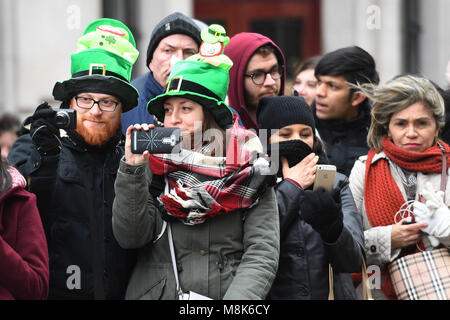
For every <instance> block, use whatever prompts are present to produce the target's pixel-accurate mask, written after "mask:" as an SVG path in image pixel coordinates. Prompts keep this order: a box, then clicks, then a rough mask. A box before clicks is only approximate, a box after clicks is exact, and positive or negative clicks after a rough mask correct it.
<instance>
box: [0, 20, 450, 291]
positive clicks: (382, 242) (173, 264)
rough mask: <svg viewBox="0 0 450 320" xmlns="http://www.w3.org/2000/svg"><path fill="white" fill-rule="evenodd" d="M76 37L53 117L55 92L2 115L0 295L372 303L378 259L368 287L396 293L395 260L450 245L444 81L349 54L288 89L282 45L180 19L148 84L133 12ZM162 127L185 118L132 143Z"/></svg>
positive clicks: (159, 36)
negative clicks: (322, 183) (174, 144)
mask: <svg viewBox="0 0 450 320" xmlns="http://www.w3.org/2000/svg"><path fill="white" fill-rule="evenodd" d="M105 39H107V41H105ZM76 48H77V49H76V51H75V52H74V53H73V54H72V55H71V78H69V79H67V80H65V81H60V82H56V84H55V86H54V89H53V96H54V98H55V100H58V101H61V105H60V111H59V112H58V115H57V114H56V111H55V109H53V108H52V107H51V106H50V105H49V104H48V103H45V102H44V103H42V104H40V105H39V106H38V107H37V108H36V110H35V111H34V113H33V114H32V115H30V116H29V117H27V118H26V119H25V120H24V121H23V123H22V124H21V125H20V126H19V123H18V121H17V120H11V118H10V117H9V118H8V117H5V119H4V120H2V123H3V122H4V123H5V125H2V126H0V139H1V140H0V141H1V142H2V143H1V144H0V147H1V151H2V159H1V162H0V218H1V219H0V252H2V254H0V255H1V256H2V257H3V258H2V259H1V262H0V269H1V270H2V272H0V299H57V300H59V299H83V300H89V299H113V300H118V299H129V300H135V299H151V300H160V299H164V300H177V299H214V300H222V299H234V300H241V299H242V300H244V299H250V300H264V299H268V300H280V299H282V300H325V299H328V298H329V297H330V292H332V293H333V296H334V298H335V299H343V300H358V299H362V294H361V290H360V287H361V285H362V284H361V281H360V280H358V274H361V270H363V272H364V269H363V265H364V263H363V262H364V261H365V262H366V263H367V265H377V266H379V267H380V269H381V270H382V272H381V282H382V286H381V287H380V288H373V297H374V298H375V299H397V296H396V293H395V292H394V291H393V289H392V284H391V283H390V282H391V279H390V277H389V273H388V272H387V268H388V265H389V264H390V263H391V262H393V261H394V260H395V259H397V258H398V257H403V256H406V255H409V254H413V253H415V252H418V251H419V250H426V249H432V248H449V246H450V215H449V216H448V217H447V216H445V214H446V213H450V211H449V210H448V206H449V205H450V188H449V189H447V188H445V187H446V185H444V184H443V183H441V180H442V179H444V180H443V181H444V182H445V181H446V184H449V183H450V182H448V181H449V180H446V179H445V178H446V176H447V175H448V167H449V166H450V161H449V160H450V146H449V145H448V144H447V143H448V142H449V140H450V139H449V136H450V130H449V127H448V126H449V125H448V124H447V118H448V117H450V112H449V111H448V108H449V103H450V102H449V98H450V91H449V90H446V89H442V88H440V87H439V86H438V85H436V84H435V83H434V82H432V81H431V80H429V79H426V78H425V77H423V76H420V75H411V74H402V75H398V76H396V77H394V78H393V79H391V80H389V81H387V82H386V83H384V84H380V83H379V82H380V80H379V74H378V71H377V69H376V63H375V60H374V59H373V57H372V56H371V55H370V54H369V53H368V52H367V51H365V50H364V49H362V48H360V47H357V46H351V47H344V48H340V49H337V50H335V51H332V52H328V53H325V54H323V55H321V56H314V57H311V58H310V59H307V60H305V61H303V62H302V63H301V64H300V65H299V67H298V68H297V70H295V73H294V79H293V80H294V83H293V86H292V88H286V83H287V79H286V73H287V72H286V71H287V70H286V61H285V56H284V54H283V52H282V50H281V49H280V48H279V47H278V46H277V44H276V43H275V42H274V41H273V40H272V39H270V38H268V37H266V36H264V35H262V34H258V33H250V32H242V33H238V34H236V35H234V36H232V37H231V38H230V37H229V36H228V35H227V33H226V30H225V29H224V28H223V27H222V26H220V25H216V24H212V25H210V26H206V25H205V26H202V25H201V24H200V22H199V21H196V20H194V19H191V18H189V17H187V16H185V15H184V14H181V13H179V12H175V13H173V14H170V15H168V16H167V17H165V18H164V19H162V20H161V21H160V22H159V23H158V24H157V25H156V27H155V28H154V30H153V31H152V33H151V37H150V42H149V45H148V48H147V54H146V64H147V66H148V72H146V73H145V74H144V75H142V76H140V77H138V78H136V79H133V80H132V79H131V71H132V68H133V65H134V63H135V61H136V59H137V58H138V55H139V51H138V48H137V47H136V42H135V40H134V37H133V34H132V32H131V31H130V29H129V28H128V27H127V26H126V25H124V24H123V23H122V22H120V21H118V20H114V19H107V18H102V19H98V20H95V21H93V22H91V23H90V24H89V25H88V26H87V27H86V29H85V30H84V33H83V35H82V36H81V37H80V38H79V39H78V42H77V44H76ZM289 90H292V91H290V92H287V91H289ZM74 115H75V117H74ZM61 116H62V117H66V118H70V119H72V120H74V121H72V122H74V123H73V125H71V124H67V123H63V122H60V121H57V119H58V117H61ZM75 119H76V120H75ZM69 123H70V121H69ZM162 127H164V128H178V129H180V131H181V136H180V140H181V142H180V145H181V147H180V148H179V149H178V150H177V151H176V152H175V151H174V152H171V153H152V152H151V150H150V148H146V150H145V151H143V153H136V152H135V151H133V150H134V147H135V146H134V145H133V144H136V143H137V142H136V141H135V140H133V138H132V136H133V133H134V132H136V131H137V132H141V133H142V134H145V135H147V136H148V137H150V138H149V139H150V140H151V141H150V144H151V143H154V142H155V141H156V140H157V138H156V137H157V132H159V131H158V130H159V128H162ZM153 133H154V135H153ZM152 139H155V140H152ZM4 140H5V141H6V142H5V143H4V142H3V141H4ZM161 141H162V140H161ZM174 150H175V149H174ZM322 165H332V166H334V167H335V168H336V174H335V178H334V182H333V181H332V186H330V187H331V189H330V190H325V189H324V188H315V187H314V184H315V182H316V181H317V180H316V178H317V172H318V171H317V170H318V167H319V166H322ZM443 166H444V167H443ZM438 192H441V193H443V194H444V196H443V197H442V199H441V201H440V202H439V203H440V206H441V207H442V208H443V209H446V210H437V211H436V212H441V213H440V215H441V216H440V217H439V221H440V223H439V227H437V226H436V223H435V221H436V219H437V218H436V216H437V215H438V213H435V214H434V218H433V217H432V215H430V214H428V213H427V212H428V211H429V210H431V209H430V207H429V202H427V201H426V200H427V198H430V197H432V198H433V197H434V198H435V197H437V195H441V193H438ZM434 198H433V199H434ZM411 201H413V202H414V203H415V206H414V207H415V208H417V211H415V212H414V210H411V212H410V215H411V217H412V218H414V217H415V219H416V223H412V224H405V221H406V218H404V219H400V220H398V219H397V213H398V212H399V210H400V209H401V208H402V207H403V206H404V204H405V203H410V202H411ZM435 202H436V201H435ZM380 204H382V205H380ZM427 210H428V211H427ZM330 280H333V281H330ZM331 284H332V285H331Z"/></svg>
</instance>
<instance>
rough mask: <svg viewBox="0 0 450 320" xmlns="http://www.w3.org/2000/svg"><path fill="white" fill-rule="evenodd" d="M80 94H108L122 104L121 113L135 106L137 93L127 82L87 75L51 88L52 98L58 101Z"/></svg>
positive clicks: (58, 83) (110, 77)
mask: <svg viewBox="0 0 450 320" xmlns="http://www.w3.org/2000/svg"><path fill="white" fill-rule="evenodd" d="M81 92H95V93H104V94H110V95H113V96H115V97H118V98H119V99H120V101H121V102H122V105H123V107H122V112H127V111H129V110H131V109H132V108H134V107H135V106H137V104H138V98H139V93H138V91H137V89H136V88H135V87H133V86H132V85H131V84H129V83H128V82H125V81H123V80H121V79H119V78H116V77H112V76H102V75H88V76H82V77H77V78H72V79H68V80H66V81H63V82H57V83H56V84H55V86H54V88H53V97H54V98H55V99H56V100H59V101H69V100H70V99H71V98H72V97H74V96H75V95H77V94H79V93H81Z"/></svg>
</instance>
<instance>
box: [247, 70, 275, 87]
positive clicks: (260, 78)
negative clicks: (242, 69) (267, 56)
mask: <svg viewBox="0 0 450 320" xmlns="http://www.w3.org/2000/svg"><path fill="white" fill-rule="evenodd" d="M268 74H270V76H271V77H272V79H273V80H278V79H280V78H281V70H280V68H279V67H275V68H273V69H272V70H270V71H269V72H264V71H259V70H258V71H255V72H253V73H252V74H244V76H246V77H250V78H252V81H253V83H254V84H256V85H261V84H263V83H264V81H266V77H267V75H268Z"/></svg>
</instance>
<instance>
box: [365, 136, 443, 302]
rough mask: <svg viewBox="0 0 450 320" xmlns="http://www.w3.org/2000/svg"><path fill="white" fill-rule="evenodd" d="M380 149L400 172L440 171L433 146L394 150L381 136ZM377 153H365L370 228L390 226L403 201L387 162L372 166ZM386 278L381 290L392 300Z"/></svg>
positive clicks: (439, 155)
mask: <svg viewBox="0 0 450 320" xmlns="http://www.w3.org/2000/svg"><path fill="white" fill-rule="evenodd" d="M440 144H441V145H442V146H443V147H444V149H445V151H446V157H447V164H449V163H450V161H449V160H450V154H449V152H450V146H449V145H448V144H446V143H445V142H442V141H440ZM382 146H383V151H384V153H385V154H386V155H387V156H388V157H389V159H391V160H392V161H393V162H394V163H395V164H397V165H398V166H399V167H401V168H403V169H406V170H409V171H416V172H426V173H441V171H442V150H441V149H440V148H439V146H438V145H437V144H435V145H433V146H432V147H430V148H428V149H426V150H425V151H423V152H411V151H407V150H404V149H402V148H399V147H397V146H396V145H395V144H394V143H393V142H392V141H391V140H389V139H388V138H387V137H384V138H383V140H382ZM377 152H378V150H375V149H371V150H370V151H369V153H368V156H367V161H366V171H365V181H364V204H365V208H366V213H367V218H368V219H369V222H370V224H371V225H372V227H377V226H388V225H392V224H394V216H395V214H396V213H397V211H398V210H399V209H400V207H401V206H402V205H403V204H404V203H405V201H406V200H405V199H404V198H403V196H402V193H401V191H400V189H399V187H398V186H397V183H396V182H395V181H394V178H393V177H392V175H391V173H390V171H389V162H388V160H387V159H380V160H378V161H376V162H375V163H373V164H372V159H373V157H374V156H375V154H376V153H377ZM447 168H448V165H447ZM421 245H422V246H423V244H421ZM386 279H387V280H388V283H386V282H385V284H383V288H382V289H383V291H384V292H385V294H386V295H387V296H388V297H390V298H396V297H395V294H394V293H393V290H392V288H391V283H390V278H389V277H387V278H386Z"/></svg>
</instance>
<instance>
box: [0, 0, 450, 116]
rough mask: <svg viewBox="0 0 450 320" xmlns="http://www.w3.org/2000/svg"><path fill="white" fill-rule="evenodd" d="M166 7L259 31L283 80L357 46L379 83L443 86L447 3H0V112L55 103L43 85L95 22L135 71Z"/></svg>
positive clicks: (63, 74)
mask: <svg viewBox="0 0 450 320" xmlns="http://www.w3.org/2000/svg"><path fill="white" fill-rule="evenodd" d="M175 11H179V12H183V13H184V14H186V15H188V16H190V17H193V18H196V19H198V20H201V21H203V22H205V23H207V24H209V23H220V24H222V25H224V26H225V27H226V29H227V32H228V34H229V35H230V36H233V35H234V34H236V33H238V32H242V31H249V32H259V33H263V34H265V35H267V36H269V37H270V38H272V39H273V40H274V41H275V42H276V43H277V44H278V45H279V46H280V47H281V48H282V50H283V51H284V53H285V55H286V57H287V68H288V78H289V77H290V76H291V75H292V72H293V70H294V69H295V67H296V66H297V64H298V63H299V62H300V61H301V60H304V59H306V58H308V57H309V56H312V55H317V54H323V53H326V52H329V51H331V50H335V49H337V48H340V47H344V46H351V45H358V46H361V47H362V48H363V49H365V50H367V51H368V52H369V53H370V54H372V55H373V56H374V58H375V61H376V63H377V69H378V71H379V73H380V77H381V81H382V82H384V81H386V80H389V79H390V78H392V77H393V76H395V75H397V74H400V73H406V72H409V73H420V74H422V75H424V76H426V77H428V78H430V79H431V80H433V81H434V82H436V83H437V84H439V85H440V86H442V87H443V88H445V89H446V88H447V87H448V83H447V82H446V78H445V72H446V66H447V63H448V61H449V60H450V41H449V39H450V38H449V33H450V19H448V18H447V15H448V13H449V12H450V1H449V0H90V1H88V0H36V1H29V0H0V17H1V18H0V26H1V28H0V36H1V39H2V41H0V114H1V113H4V112H11V113H15V114H17V115H18V116H19V117H20V118H21V119H23V118H24V117H25V116H27V115H29V114H30V113H32V112H33V110H34V109H35V107H36V106H37V105H38V104H39V103H40V102H41V101H43V100H46V101H49V102H50V103H51V104H53V105H54V106H58V104H59V103H58V102H56V101H53V98H52V89H53V85H54V83H55V82H56V81H59V80H64V79H67V78H69V77H70V54H71V53H72V52H73V51H74V50H75V45H76V41H77V39H78V38H79V37H80V36H81V34H82V32H83V30H84V28H85V27H86V26H87V25H88V23H89V22H91V21H92V20H94V19H96V18H100V17H110V18H116V19H119V20H122V21H123V22H124V23H125V24H126V25H127V26H129V27H130V29H131V30H132V32H133V34H134V36H135V39H136V43H137V46H138V49H139V51H140V57H139V59H138V60H137V62H136V65H135V68H134V71H133V77H136V76H139V75H141V74H142V73H144V72H146V70H147V66H146V65H145V57H146V51H147V46H148V42H149V40H150V34H151V31H152V30H153V27H154V26H155V25H156V24H157V23H158V22H159V21H160V20H161V19H162V18H163V17H165V16H166V15H168V14H170V13H172V12H175ZM286 92H288V91H286Z"/></svg>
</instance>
